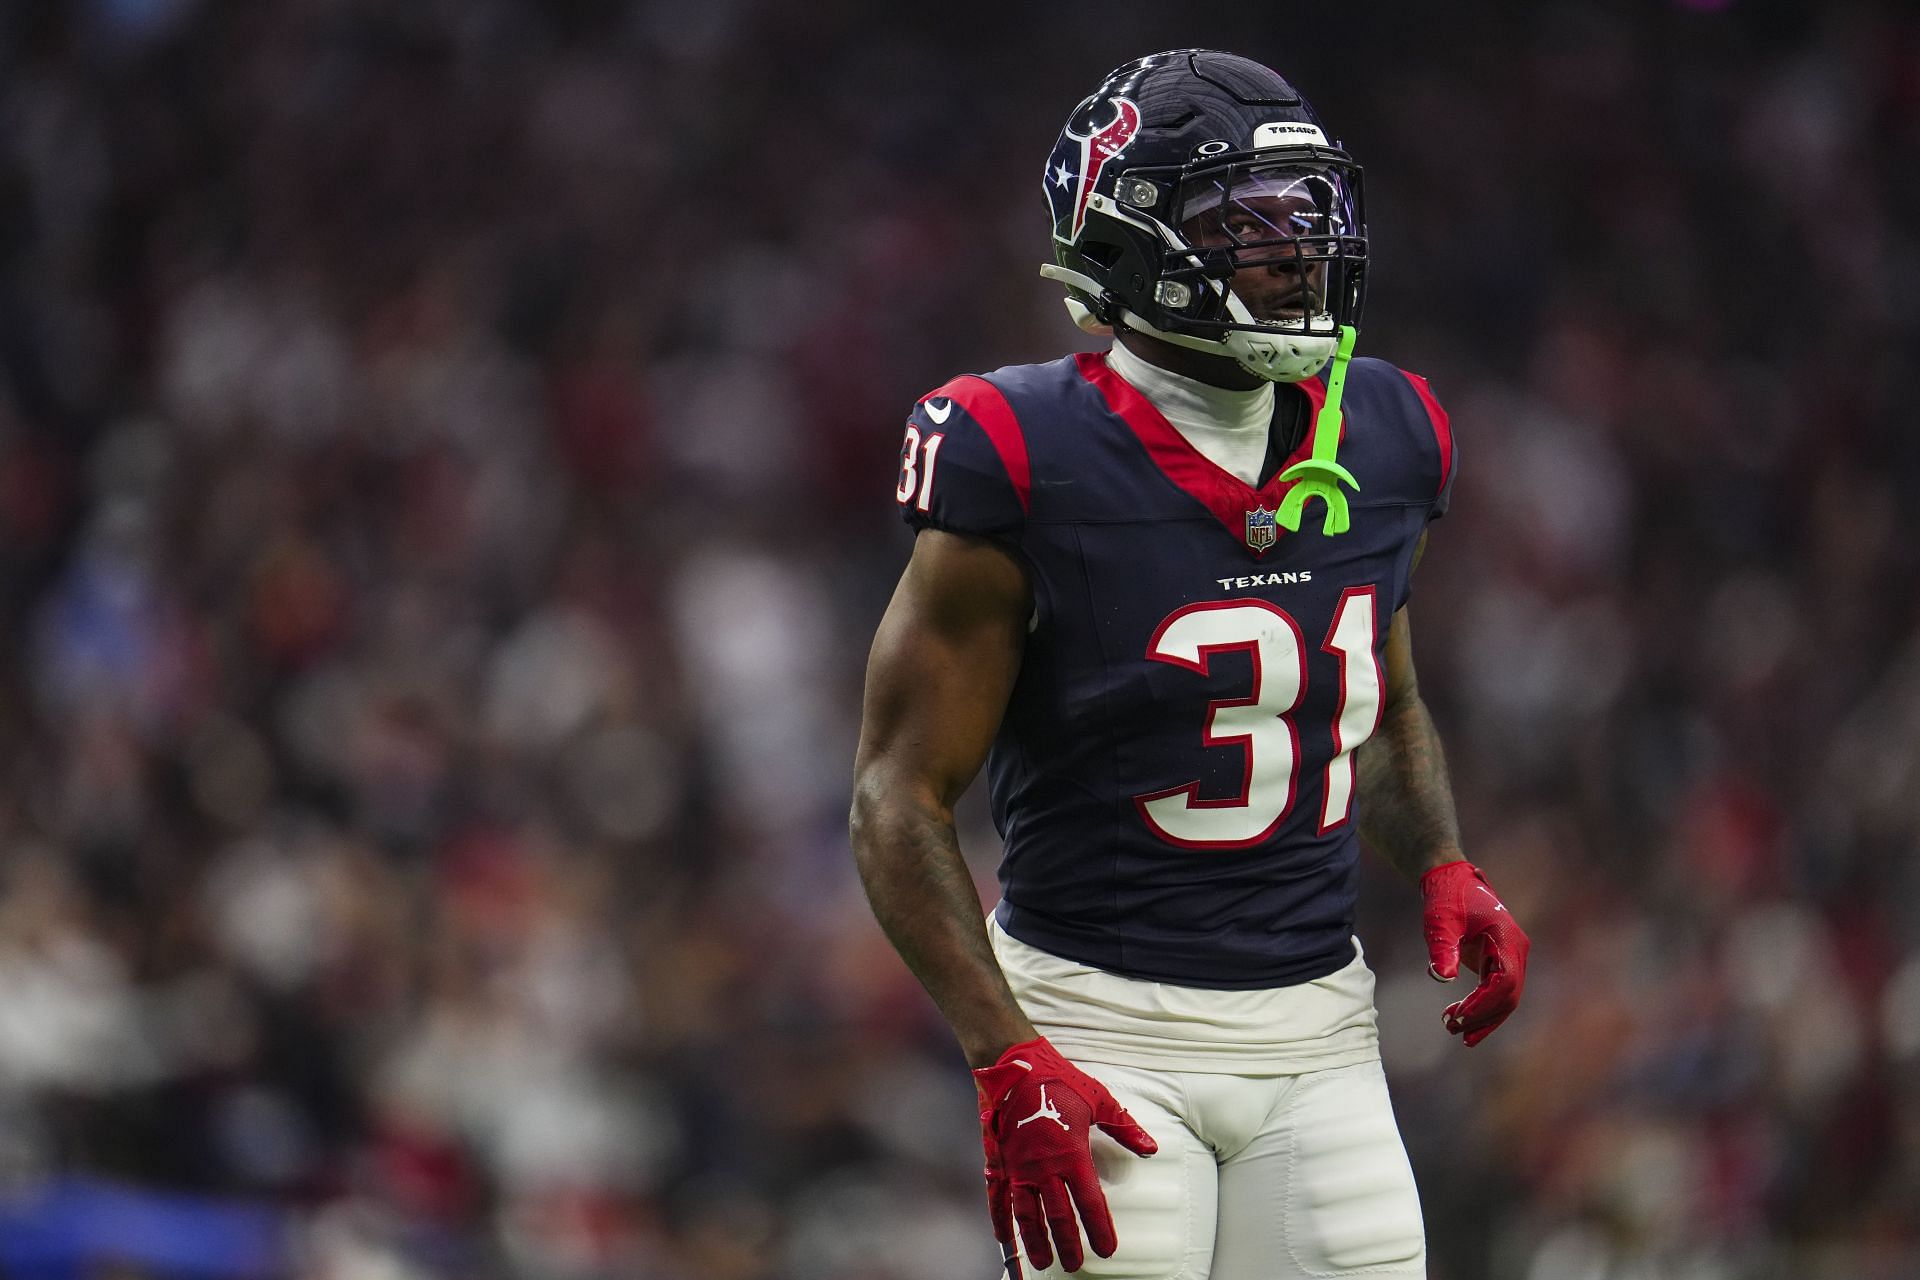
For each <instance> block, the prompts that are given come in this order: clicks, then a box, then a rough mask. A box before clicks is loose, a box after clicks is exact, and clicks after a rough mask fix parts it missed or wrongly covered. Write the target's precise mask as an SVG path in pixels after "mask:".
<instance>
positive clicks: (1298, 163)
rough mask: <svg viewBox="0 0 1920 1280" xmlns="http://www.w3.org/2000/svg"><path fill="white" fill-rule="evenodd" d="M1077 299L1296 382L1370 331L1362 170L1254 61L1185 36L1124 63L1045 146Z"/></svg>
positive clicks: (1075, 309)
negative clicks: (1186, 41) (1344, 336)
mask: <svg viewBox="0 0 1920 1280" xmlns="http://www.w3.org/2000/svg"><path fill="white" fill-rule="evenodd" d="M1044 182H1045V189H1046V195H1047V206H1048V208H1049V209H1050V210H1051V212H1052V214H1053V249H1054V258H1055V261H1054V263H1052V264H1049V265H1047V266H1044V267H1042V268H1041V269H1040V274H1041V275H1043V276H1046V277H1047V278H1048V279H1050V280H1057V281H1059V282H1061V283H1063V284H1065V285H1066V286H1067V309H1068V311H1069V312H1071V313H1072V315H1073V318H1074V321H1075V322H1076V323H1077V324H1079V325H1080V327H1081V328H1083V329H1086V330H1088V331H1089V332H1093V333H1104V332H1109V331H1111V329H1112V328H1113V327H1115V326H1123V327H1125V328H1129V329H1135V330H1138V331H1139V332H1141V333H1145V334H1149V335H1151V336H1153V337H1156V338H1160V339H1162V340H1164V341H1167V342H1172V343H1177V344H1178V345H1180V346H1183V347H1190V348H1193V349H1194V350H1197V351H1204V352H1208V353H1210V354H1213V355H1223V356H1228V357H1230V358H1232V359H1233V360H1235V361H1236V362H1237V363H1238V364H1239V365H1240V367H1241V368H1243V369H1246V370H1247V371H1248V372H1250V373H1254V374H1256V375H1258V376H1260V377H1263V378H1267V379H1270V380H1272V381H1275V382H1298V381H1300V380H1302V379H1304V378H1310V377H1312V376H1313V375H1314V374H1315V373H1318V372H1319V371H1320V369H1321V367H1322V366H1324V365H1325V364H1326V362H1327V361H1328V360H1329V359H1330V358H1331V357H1332V356H1333V353H1334V349H1335V346H1336V344H1337V342H1338V340H1339V333H1340V328H1341V326H1343V325H1351V326H1354V327H1355V328H1358V326H1359V323H1360V311H1361V306H1362V304H1363V302H1364V301H1365V296H1366V268H1367V228H1366V217H1365V211H1364V208H1363V205H1362V200H1361V190H1360V166H1358V165H1356V164H1355V163H1354V162H1353V160H1352V158H1351V157H1350V156H1348V155H1347V153H1346V152H1345V151H1344V150H1343V149H1341V148H1340V147H1339V146H1337V145H1335V144H1333V143H1331V142H1329V140H1328V138H1327V135H1326V132H1325V130H1324V129H1323V128H1322V126H1321V123H1320V118H1319V116H1318V115H1316V114H1315V113H1314V110H1313V108H1312V107H1311V106H1309V105H1308V103H1307V101H1306V99H1305V98H1303V97H1302V96H1301V95H1300V94H1299V92H1298V91H1297V90H1295V89H1294V88H1293V86H1292V85H1290V84H1288V83H1287V82H1286V80H1284V79H1283V78H1281V77H1280V76H1279V75H1278V74H1277V73H1275V72H1273V71H1270V70H1268V69H1267V68H1266V67H1263V66H1261V65H1260V64H1259V63H1257V62H1251V61H1249V60H1247V59H1246V58H1240V57H1235V56H1234V55H1232V54H1229V53H1218V52H1215V51H1213V50H1208V49H1179V50H1175V51H1173V52H1170V53H1156V54H1153V55H1152V56H1150V57H1145V58H1140V59H1138V60H1136V61H1133V62H1129V63H1127V64H1126V65H1125V66H1123V67H1119V68H1117V69H1116V70H1114V71H1112V72H1110V73H1109V74H1108V75H1107V78H1106V79H1105V80H1103V81H1102V82H1101V84H1100V87H1099V88H1098V89H1096V90H1094V92H1093V93H1092V95H1091V96H1089V97H1088V98H1087V99H1086V100H1084V101H1083V102H1081V103H1080V105H1079V106H1078V107H1076V108H1074V111H1073V115H1072V117H1071V118H1070V119H1069V120H1068V121H1067V127H1066V128H1065V129H1064V130H1063V131H1062V132H1061V134H1060V140H1059V142H1057V143H1056V144H1055V145H1054V149H1053V154H1052V155H1051V156H1050V157H1049V158H1048V160H1047V172H1046V177H1045V179H1044Z"/></svg>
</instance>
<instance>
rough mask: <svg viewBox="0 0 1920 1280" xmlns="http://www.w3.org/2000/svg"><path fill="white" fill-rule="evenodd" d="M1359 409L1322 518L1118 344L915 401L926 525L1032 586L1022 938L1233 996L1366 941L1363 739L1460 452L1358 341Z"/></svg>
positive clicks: (1330, 963)
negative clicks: (999, 559)
mask: <svg viewBox="0 0 1920 1280" xmlns="http://www.w3.org/2000/svg"><path fill="white" fill-rule="evenodd" d="M1296 385H1297V388H1298V390H1291V389H1289V388H1288V387H1287V386H1285V385H1282V386H1280V387H1278V388H1277V392H1278V394H1279V395H1282V396H1286V395H1298V394H1302V393H1304V394H1305V395H1306V397H1307V398H1308V400H1309V401H1310V402H1311V407H1312V410H1313V411H1314V412H1315V413H1317V412H1318V410H1319V407H1320V405H1321V404H1322V403H1324V401H1325V399H1326V393H1327V390H1326V383H1325V382H1324V380H1323V379H1309V380H1308V381H1306V382H1302V383H1299V384H1296ZM1342 410H1343V414H1344V422H1343V424H1342V440H1341V445H1340V451H1339V459H1340V462H1341V463H1342V464H1343V465H1345V466H1346V467H1347V468H1348V469H1349V470H1350V471H1351V472H1352V473H1353V475H1354V478H1355V479H1356V480H1358V481H1359V485H1360V488H1359V491H1358V492H1357V493H1354V492H1352V491H1349V493H1348V497H1349V501H1350V511H1351V517H1352V527H1351V528H1350V529H1349V530H1348V531H1347V532H1346V533H1343V534H1340V535H1338V536H1335V537H1327V536H1324V535H1323V534H1322V533H1321V532H1320V522H1321V516H1322V512H1323V508H1322V507H1321V505H1320V504H1319V503H1318V502H1310V503H1309V504H1308V507H1307V511H1306V514H1305V518H1304V519H1303V520H1302V522H1301V526H1300V532H1298V533H1289V532H1287V531H1286V530H1285V529H1284V528H1282V527H1281V526H1280V525H1279V524H1278V522H1277V521H1276V520H1275V519H1274V513H1275V512H1276V511H1277V510H1278V509H1279V507H1280V500H1281V498H1282V497H1283V496H1284V495H1285V493H1286V491H1287V489H1288V488H1289V487H1290V486H1289V485H1287V484H1284V483H1281V482H1280V480H1279V478H1278V472H1276V474H1275V477H1274V479H1273V480H1271V481H1269V482H1268V483H1267V484H1266V485H1265V486H1263V487H1261V488H1258V489H1255V488H1252V487H1250V486H1248V485H1246V484H1245V483H1243V482H1242V481H1240V480H1239V479H1238V478H1236V477H1235V476H1233V475H1231V474H1230V473H1228V472H1226V471H1224V470H1222V469H1221V468H1219V467H1217V466H1215V465H1214V464H1213V463H1212V462H1210V461H1208V460H1207V458H1206V457H1205V456H1204V455H1202V454H1201V453H1200V452H1199V451H1198V450H1197V449H1195V448H1194V447H1193V446H1192V445H1191V444H1189V443H1188V442H1187V440H1186V439H1185V438H1184V437H1183V436H1181V435H1180V433H1179V432H1178V431H1177V430H1176V429H1175V428H1174V427H1173V426H1172V425H1171V424H1170V423H1168V422H1167V420H1166V419H1165V418H1164V417H1163V416H1162V415H1161V414H1160V412H1159V411H1158V410H1157V409H1155V408H1154V407H1153V405H1152V404H1151V403H1150V402H1148V401H1147V399H1146V398H1145V397H1144V396H1142V395H1141V394H1140V393H1139V392H1138V391H1136V390H1135V389H1134V388H1133V387H1132V385H1130V384H1129V383H1127V382H1126V381H1124V380H1123V379H1122V378H1120V376H1119V375H1118V374H1116V373H1114V372H1113V371H1112V370H1111V369H1110V368H1108V366H1107V364H1106V361H1105V358H1104V357H1103V356H1099V355H1079V356H1075V357H1070V358H1067V359H1063V360H1056V361H1053V362H1052V363H1049V364H1040V365H1023V366H1015V367H1009V368H1005V369H1001V370H998V371H997V372H994V373H991V374H987V375H985V376H984V377H976V376H971V375H969V376H963V377H959V378H956V379H954V380H953V381H951V382H948V383H947V384H946V385H944V386H942V387H940V388H938V389H937V390H935V391H933V392H932V393H930V394H929V395H927V396H926V397H924V398H923V399H922V400H921V401H920V402H919V403H918V404H917V405H916V406H915V407H914V410H913V414H912V416H911V418H910V419H909V420H908V423H907V430H906V440H905V444H904V446H903V447H902V451H901V467H900V476H899V484H898V487H897V488H896V490H895V497H896V498H897V499H898V501H899V503H900V505H901V509H902V511H903V513H904V515H905V516H906V519H907V521H908V522H909V523H910V524H912V525H913V526H914V527H915V528H916V529H920V528H934V529H946V530H952V531H955V532H959V533H966V534H972V535H976V536H982V537H987V538H992V539H996V540H998V541H1000V542H1002V543H1003V544H1004V545H1006V546H1007V547H1008V548H1009V549H1010V550H1012V551H1013V552H1014V554H1016V555H1017V556H1018V557H1019V559H1020V560H1021V561H1022V562H1023V563H1024V564H1025V565H1026V567H1027V571H1028V574H1029V576H1030V578H1031V581H1032V584H1033V595H1034V617H1033V622H1032V626H1031V628H1030V632H1029V634H1028V636H1027V641H1026V649H1025V653H1024V655H1023V657H1022V660H1021V667H1020V674H1019V678H1018V680H1017V681H1016V683H1015V686H1014V690H1013V694H1012V697H1011V699H1010V701H1009V704H1008V707H1007V711H1006V715H1005V718H1004V719H1003V721H1002V723H1001V727H1000V732H999V734H998V737H997V738H996V740H995V742H994V745H993V751H992V755H991V757H990V760H989V763H988V776H989V782H990V786H991V793H992V808H993V817H994V822H995V825H996V826H997V827H998V829H999V831H1000V835H1001V837H1002V839H1003V840H1004V842H1005V853H1004V856H1003V858H1002V861H1001V864H1000V883H1001V888H1002V898H1001V902H1000V905H999V906H998V908H997V913H998V918H999V921H1000V924H1001V926H1002V927H1003V928H1004V929H1005V930H1006V931H1007V932H1008V933H1010V934H1012V935H1013V936H1014V937H1016V938H1019V939H1020V940H1022V941H1024V942H1027V943H1030V944H1031V945H1033V946H1036V947H1040V948H1042V949H1044V950H1047V951H1051V952H1053V953H1054V954H1056V955H1060V956H1065V957H1067V958H1069V959H1072V960H1076V961H1078V962H1080V963H1083V964H1088V965H1092V966H1095V967H1097V968H1101V969H1106V970H1110V971H1112V972H1115V973H1119V974H1124V975H1127V976H1129V977H1137V978H1145V979H1151V980H1155V981H1161V982H1173V983H1180V984H1184V985H1188V986H1199V987H1214V988H1223V989H1244V988H1256V987H1270V986H1280V985H1285V984H1290V983H1296V982H1305V981H1309V980H1311V979H1313V978H1317V977H1321V976H1324V975H1325V974H1328V973H1331V972H1333V971H1334V970H1335V969H1338V968H1340V967H1341V966H1342V965H1345V964H1346V963H1347V962H1348V961H1350V960H1351V959H1352V958H1353V947H1352V943H1351V937H1352V931H1353V907H1354V894H1355V876H1356V865H1357V861H1358V846H1357V843H1356V838H1355V835H1354V822H1353V807H1354V762H1353V749H1354V748H1355V747H1357V746H1358V745H1360V743H1362V742H1364V741H1365V740H1366V739H1367V737H1368V736H1370V735H1371V734H1372V733H1373V731H1374V728H1375V727H1376V725H1377V724H1378V723H1379V718H1380V697H1381V689H1382V672H1383V669H1384V668H1383V655H1384V651H1385V645H1386V637H1387V630H1388V626H1389V624H1390V623H1391V621H1392V618H1393V614H1394V611H1395V610H1396V609H1398V608H1399V607H1400V606H1401V605H1402V604H1403V603H1404V602H1405V601H1406V599H1407V594H1408V578H1409V575H1410V573H1411V571H1412V559H1413V552H1414V546H1415V544H1416V543H1417V541H1418V540H1419V537H1420V533H1421V530H1422V529H1424V528H1425V526H1426V524H1427V522H1428V521H1429V520H1430V519H1432V518H1434V517H1435V516H1438V515H1440V514H1441V513H1442V512H1444V511H1445V510H1446V507H1447V501H1448V496H1449V493H1450V492H1451V489H1452V485H1453V470H1454V468H1453V442H1452V435H1451V430H1450V428H1449V425H1448V421H1447V416H1446V414H1445V413H1444V411H1442V410H1441V408H1440V406H1439V404H1438V402H1436V401H1435V400H1434V398H1433V395H1432V393H1431V392H1430V391H1429V390H1428V388H1427V385H1426V383H1425V382H1424V381H1423V380H1422V379H1420V378H1419V377H1418V376H1416V375H1413V374H1409V373H1405V372H1403V371H1402V370H1400V369H1397V368H1395V367H1394V366H1393V365H1391V364H1388V363H1386V362H1384V361H1380V360H1369V359H1356V360H1354V361H1353V362H1352V363H1351V365H1350V366H1349V368H1348V372H1347V385H1346V394H1345V403H1344V404H1343V406H1342ZM1309 421H1311V418H1309ZM1303 434H1304V435H1305V437H1306V438H1305V439H1303V440H1302V441H1301V443H1300V446H1299V448H1298V449H1297V450H1296V452H1295V454H1294V456H1293V457H1291V458H1289V459H1288V460H1287V461H1288V463H1291V462H1294V461H1298V460H1300V459H1302V458H1305V457H1307V456H1309V454H1310V452H1311V444H1310V441H1311V436H1312V433H1311V431H1308V432H1306V433H1303ZM1281 470H1284V467H1283V468H1281Z"/></svg>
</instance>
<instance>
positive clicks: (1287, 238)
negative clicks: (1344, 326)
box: [1180, 171, 1344, 323]
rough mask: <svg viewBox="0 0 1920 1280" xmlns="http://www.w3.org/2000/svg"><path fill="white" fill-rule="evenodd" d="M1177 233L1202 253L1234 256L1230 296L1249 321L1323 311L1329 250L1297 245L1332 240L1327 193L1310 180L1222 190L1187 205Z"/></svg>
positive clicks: (1335, 228)
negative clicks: (1224, 251)
mask: <svg viewBox="0 0 1920 1280" xmlns="http://www.w3.org/2000/svg"><path fill="white" fill-rule="evenodd" d="M1187 209H1188V211H1189V212H1188V216H1187V218H1186V220H1185V221H1184V222H1182V223H1181V226H1180V231H1181V234H1182V235H1184V236H1185V237H1186V239H1187V243H1189V244H1192V245H1195V246H1197V247H1202V248H1214V247H1222V246H1224V247H1232V248H1234V249H1235V253H1234V265H1235V267H1236V268H1237V269H1236V270H1235V272H1234V275H1233V283H1232V288H1233V291H1234V293H1235V294H1236V295H1238V296H1239V298H1240V301H1242V302H1243V303H1245V304H1246V306H1247V310H1248V311H1250V312H1252V314H1253V317H1254V319H1256V320H1271V321H1281V322H1295V323H1297V322H1299V321H1300V320H1302V319H1303V318H1305V317H1307V316H1309V315H1317V314H1319V313H1320V312H1323V311H1325V310H1326V309H1327V308H1326V301H1327V263H1326V261H1325V258H1324V256H1323V255H1324V254H1326V253H1329V252H1331V246H1329V245H1326V244H1324V243H1321V242H1314V241H1308V242H1307V243H1305V244H1304V245H1303V244H1302V243H1301V241H1300V239H1299V238H1300V237H1303V236H1306V237H1313V236H1326V235H1330V234H1338V233H1339V232H1340V231H1342V230H1343V229H1344V228H1343V226H1342V220H1341V219H1340V218H1339V216H1338V215H1337V213H1336V212H1334V209H1335V205H1334V191H1333V187H1332V184H1330V183H1329V182H1328V181H1327V180H1326V178H1325V177H1323V176H1321V175H1319V174H1317V173H1310V172H1303V171H1293V172H1285V171H1280V172H1274V173H1270V174H1266V175H1257V176H1247V177H1243V178H1241V179H1239V180H1238V181H1230V182H1223V183H1221V184H1219V185H1218V186H1217V187H1215V188H1213V189H1211V190H1208V189H1204V188H1203V189H1202V190H1201V191H1199V192H1196V193H1195V195H1194V197H1193V198H1191V199H1189V200H1188V202H1187Z"/></svg>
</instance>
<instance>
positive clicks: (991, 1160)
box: [973, 1037, 1160, 1280]
mask: <svg viewBox="0 0 1920 1280" xmlns="http://www.w3.org/2000/svg"><path fill="white" fill-rule="evenodd" d="M973 1079H974V1084H975V1085H976V1086H977V1087H978V1089H979V1090H980V1137H981V1141H982V1143H983V1144H984V1145H985V1147H986V1152H987V1212H988V1214H989V1215H990V1216H991V1217H992V1219H993V1237H994V1239H996V1240H998V1241H999V1242H1000V1247H1001V1249H1002V1250H1003V1251H1004V1253H1005V1255H1006V1258H1005V1261H1006V1265H1007V1275H1008V1276H1009V1277H1010V1280H1020V1257H1019V1253H1018V1250H1017V1247H1016V1245H1015V1236H1014V1224H1015V1223H1016V1222H1017V1223H1018V1224H1019V1226H1020V1234H1019V1239H1020V1240H1021V1241H1024V1242H1025V1244H1026V1249H1027V1257H1028V1259H1029V1260H1030V1261H1031V1262H1032V1263H1033V1265H1034V1266H1035V1267H1039V1268H1046V1267H1049V1266H1051V1265H1052V1264H1053V1258H1054V1254H1055V1252H1056V1251H1057V1252H1058V1253H1059V1255H1060V1265H1061V1266H1062V1267H1064V1268H1066V1269H1067V1270H1068V1271H1078V1270H1079V1269H1080V1265H1081V1263H1083V1262H1085V1261H1086V1254H1085V1253H1084V1252H1083V1251H1082V1249H1081V1246H1080V1226H1079V1223H1080V1222H1084V1223H1085V1224H1086V1228H1087V1243H1088V1244H1090V1245H1092V1246H1093V1251H1094V1252H1095V1253H1097V1254H1099V1255H1100V1256H1101V1257H1103V1258H1110V1257H1112V1256H1113V1251H1114V1250H1115V1249H1116V1248H1118V1247H1119V1241H1118V1239H1117V1237H1116V1236H1115V1234H1114V1229H1113V1215H1112V1214H1111V1213H1109V1212H1108V1210H1107V1197H1106V1195H1105V1193H1104V1192H1102V1191H1101V1190H1100V1179H1099V1177H1098V1176H1097V1175H1096V1174H1095V1173H1094V1168H1093V1149H1092V1147H1091V1146H1090V1145H1089V1142H1090V1139H1091V1137H1092V1132H1093V1130H1094V1129H1096V1128H1098V1129H1100V1130H1101V1131H1102V1132H1104V1133H1106V1134H1107V1136H1109V1137H1111V1138H1112V1139H1113V1140H1114V1141H1115V1142H1118V1143H1119V1144H1120V1145H1121V1146H1123V1147H1125V1148H1126V1149H1127V1150H1129V1151H1131V1152H1133V1154H1135V1155H1137V1156H1150V1155H1152V1154H1153V1153H1154V1152H1156V1151H1158V1150H1159V1149H1160V1147H1159V1144H1158V1143H1156V1142H1155V1141H1154V1140H1153V1139H1152V1138H1151V1137H1149V1136H1148V1134H1147V1131H1146V1130H1145V1129H1142V1128H1141V1127H1140V1126H1139V1124H1138V1123H1136V1122H1135V1121H1134V1118H1133V1117H1132V1116H1130V1115H1128V1114H1127V1112H1126V1109H1125V1108H1124V1107H1122V1106H1121V1105H1120V1104H1119V1103H1117V1102H1115V1101H1114V1100H1113V1095H1112V1094H1111V1093H1108V1092H1107V1088H1106V1086H1105V1085H1103V1084H1101V1083H1100V1082H1099V1081H1098V1080H1095V1079H1094V1078H1093V1077H1092V1076H1090V1075H1088V1074H1087V1073H1086V1072H1084V1071H1082V1070H1080V1068H1078V1067H1076V1066H1074V1065H1073V1064H1072V1063H1071V1062H1068V1061H1067V1060H1066V1059H1065V1058H1063V1057H1061V1056H1060V1053H1059V1051H1058V1050H1057V1049H1055V1048H1054V1047H1053V1046H1052V1045H1051V1044H1048V1043H1047V1041H1046V1039H1045V1038H1044V1037H1042V1038H1040V1039H1038V1040H1028V1041H1026V1042H1025V1043H1024V1044H1016V1045H1014V1046H1013V1047H1012V1048H1011V1049H1008V1050H1007V1051H1006V1052H1005V1053H1003V1054H1001V1055H1000V1060H999V1061H998V1062H996V1063H994V1064H993V1065H992V1066H990V1067H982V1068H981V1069H980V1070H978V1071H976V1072H974V1073H973ZM1035 1120H1051V1121H1053V1123H1052V1124H1050V1125H1049V1124H1033V1122H1034V1121H1035ZM1029 1126H1031V1127H1029ZM1076 1209H1077V1210H1078V1218H1079V1221H1076V1220H1075V1210H1076ZM1049 1235H1051V1237H1052V1239H1051V1242H1049V1239H1048V1237H1049Z"/></svg>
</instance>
